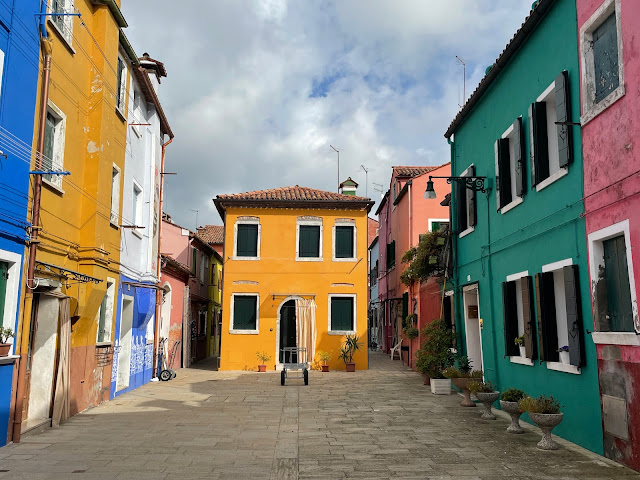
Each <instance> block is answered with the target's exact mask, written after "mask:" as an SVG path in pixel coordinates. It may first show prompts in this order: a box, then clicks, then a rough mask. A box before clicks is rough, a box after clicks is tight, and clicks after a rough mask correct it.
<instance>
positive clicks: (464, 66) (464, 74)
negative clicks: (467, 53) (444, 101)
mask: <svg viewBox="0 0 640 480" xmlns="http://www.w3.org/2000/svg"><path fill="white" fill-rule="evenodd" d="M456 60H458V62H460V64H461V65H462V105H464V103H465V102H466V100H467V62H465V61H464V60H463V59H462V58H460V57H459V56H458V55H456ZM462 105H460V104H458V106H459V107H462Z"/></svg>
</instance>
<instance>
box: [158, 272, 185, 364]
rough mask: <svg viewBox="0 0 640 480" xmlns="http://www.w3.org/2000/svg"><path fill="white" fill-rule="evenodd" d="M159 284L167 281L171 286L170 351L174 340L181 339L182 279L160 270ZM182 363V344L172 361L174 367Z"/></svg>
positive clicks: (183, 285)
mask: <svg viewBox="0 0 640 480" xmlns="http://www.w3.org/2000/svg"><path fill="white" fill-rule="evenodd" d="M160 280H161V284H162V285H164V284H165V283H168V284H169V285H170V286H171V322H170V326H169V343H168V347H169V350H168V352H169V353H171V347H172V346H173V344H174V342H176V341H183V339H182V315H183V297H184V287H185V284H184V281H183V280H181V279H179V278H176V277H174V276H173V275H171V274H168V273H167V272H162V274H161V276H160ZM181 365H182V345H181V346H180V348H179V349H178V352H177V354H176V358H175V360H174V362H173V366H174V368H180V366H181Z"/></svg>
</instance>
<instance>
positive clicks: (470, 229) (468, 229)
mask: <svg viewBox="0 0 640 480" xmlns="http://www.w3.org/2000/svg"><path fill="white" fill-rule="evenodd" d="M475 229H476V228H475V227H469V228H467V229H466V230H464V231H462V232H460V234H459V235H458V238H462V237H466V236H467V235H469V234H470V233H471V232H473V231H474V230H475Z"/></svg>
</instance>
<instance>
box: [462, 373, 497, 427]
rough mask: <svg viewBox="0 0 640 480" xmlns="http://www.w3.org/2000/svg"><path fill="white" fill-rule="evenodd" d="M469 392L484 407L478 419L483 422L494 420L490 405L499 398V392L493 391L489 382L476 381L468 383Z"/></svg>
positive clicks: (493, 388)
mask: <svg viewBox="0 0 640 480" xmlns="http://www.w3.org/2000/svg"><path fill="white" fill-rule="evenodd" d="M469 390H470V391H471V393H473V394H474V395H475V396H476V398H477V399H478V400H480V401H481V402H482V404H483V405H484V412H483V413H482V416H481V417H480V418H482V419H483V420H495V419H496V416H495V415H494V414H493V413H492V412H491V405H492V404H493V402H495V401H496V400H497V399H498V398H499V397H500V392H499V391H497V390H496V389H495V387H494V386H493V385H492V384H491V382H486V383H485V382H478V381H476V382H471V383H469Z"/></svg>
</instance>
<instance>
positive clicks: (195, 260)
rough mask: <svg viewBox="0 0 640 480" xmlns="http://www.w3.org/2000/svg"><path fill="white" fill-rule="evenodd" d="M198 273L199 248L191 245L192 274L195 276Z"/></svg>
mask: <svg viewBox="0 0 640 480" xmlns="http://www.w3.org/2000/svg"><path fill="white" fill-rule="evenodd" d="M197 273H198V249H197V248H195V247H191V274H192V275H193V276H194V277H195V276H196V274H197Z"/></svg>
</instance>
